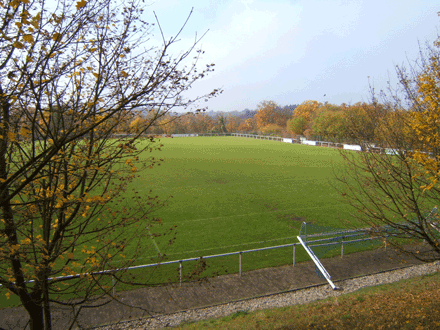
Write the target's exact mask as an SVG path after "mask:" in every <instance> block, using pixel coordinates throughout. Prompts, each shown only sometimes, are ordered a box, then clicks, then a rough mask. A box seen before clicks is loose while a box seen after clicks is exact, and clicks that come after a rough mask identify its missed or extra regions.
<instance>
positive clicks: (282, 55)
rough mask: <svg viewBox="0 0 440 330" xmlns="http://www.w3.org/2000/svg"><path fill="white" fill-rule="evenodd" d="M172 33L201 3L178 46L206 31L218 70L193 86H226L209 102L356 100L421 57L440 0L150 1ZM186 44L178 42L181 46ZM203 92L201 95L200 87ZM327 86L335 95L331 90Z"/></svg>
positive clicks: (218, 107) (206, 46)
mask: <svg viewBox="0 0 440 330" xmlns="http://www.w3.org/2000/svg"><path fill="white" fill-rule="evenodd" d="M150 2H151V5H150V6H149V13H148V14H147V15H148V17H149V20H150V21H151V18H152V17H153V16H151V15H152V14H151V12H152V11H153V10H154V11H155V12H156V14H157V16H158V18H159V21H160V24H161V26H162V28H163V30H164V33H165V36H166V37H168V38H169V37H170V36H172V35H175V34H176V32H177V31H178V30H179V28H180V27H181V25H182V24H183V22H184V21H185V19H186V17H187V15H188V14H189V12H190V11H191V8H192V7H194V12H193V14H192V17H191V19H190V21H189V23H188V24H187V26H186V28H185V30H184V31H183V34H182V41H181V42H180V43H179V44H177V45H176V46H179V47H181V48H182V49H183V48H185V47H186V45H188V44H189V43H190V42H191V41H192V40H194V36H195V33H196V32H197V34H198V35H199V36H200V35H201V34H203V33H204V32H205V31H206V30H208V29H209V32H208V33H207V34H206V36H205V37H204V38H203V40H202V42H201V46H202V48H203V50H204V51H205V54H204V55H203V63H211V62H213V63H215V64H216V70H215V72H214V73H212V74H210V75H209V76H208V77H207V78H204V79H203V80H202V81H201V82H200V83H197V84H195V85H194V87H193V89H192V91H191V93H195V94H198V95H200V94H204V93H208V92H210V91H211V90H212V89H214V88H218V87H222V88H223V90H224V92H223V94H221V95H220V96H218V97H217V98H214V99H211V100H210V101H208V102H206V103H204V104H201V105H203V106H205V105H208V107H209V110H214V111H232V110H243V109H245V108H249V109H254V108H256V106H257V104H258V103H260V102H261V101H263V100H274V101H275V102H277V103H279V104H280V105H287V104H299V103H301V102H303V101H305V100H317V101H320V102H325V101H328V102H330V103H334V104H341V103H347V104H350V103H351V104H353V103H356V102H359V101H368V100H369V91H368V76H369V77H370V82H372V83H374V86H375V87H376V89H380V88H384V87H385V86H386V82H387V80H388V78H389V77H391V83H396V79H394V80H393V77H395V69H394V67H395V65H396V64H397V65H401V64H403V63H404V62H406V59H407V58H409V59H415V58H416V57H417V51H418V42H419V41H420V42H421V43H422V44H423V43H425V42H426V41H434V40H435V38H436V36H437V35H438V33H439V31H440V28H439V27H440V17H439V16H438V15H437V12H438V11H440V3H438V1H430V0H399V1H397V0H396V1H384V0H365V1H357V0H340V1H333V0H267V1H265V0H155V1H153V0H150ZM177 49H178V48H177V47H176V50H177ZM195 94H193V95H195ZM324 94H325V95H326V96H324Z"/></svg>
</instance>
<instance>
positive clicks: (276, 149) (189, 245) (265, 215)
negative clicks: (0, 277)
mask: <svg viewBox="0 0 440 330" xmlns="http://www.w3.org/2000/svg"><path fill="white" fill-rule="evenodd" d="M160 143H161V144H163V147H162V148H161V149H162V151H153V153H146V154H145V157H149V156H153V157H155V158H162V159H163V162H162V163H161V165H160V166H154V167H153V168H152V169H148V170H146V171H144V172H141V176H140V178H138V179H136V180H135V181H134V182H132V184H131V186H130V187H128V189H127V192H126V197H127V199H128V201H129V200H130V196H131V194H132V191H133V190H135V191H136V192H137V194H141V195H142V194H148V193H149V191H150V190H152V191H153V192H152V195H153V196H155V195H158V196H159V198H160V199H166V198H168V197H169V196H172V198H170V199H169V200H168V205H167V206H166V207H164V208H162V209H160V210H158V211H155V213H154V214H152V215H153V216H155V217H160V218H162V220H163V224H162V225H161V226H157V227H153V229H152V231H151V233H152V234H154V233H161V232H163V231H167V230H168V229H169V228H170V227H172V226H177V228H176V232H177V234H176V240H175V241H174V243H173V244H171V245H169V244H168V241H169V239H170V236H161V237H156V238H152V237H151V238H147V239H146V241H145V242H144V243H145V245H144V246H145V253H144V255H143V256H142V257H141V258H139V259H137V260H136V261H135V265H143V264H151V263H154V262H155V260H157V256H158V254H161V255H163V254H166V261H167V260H168V261H169V260H182V259H185V258H192V257H201V256H209V255H214V254H221V253H228V252H234V251H244V250H250V249H258V248H262V247H269V246H275V245H282V244H291V243H297V242H298V240H297V238H296V237H297V236H298V234H299V231H300V228H301V224H302V222H304V221H305V222H307V223H312V224H314V225H321V226H326V227H333V228H347V225H346V223H345V221H346V220H350V219H351V216H350V211H351V210H350V208H349V207H348V206H347V205H346V204H343V203H342V202H341V198H340V194H339V193H338V192H337V190H336V189H335V187H334V186H335V185H337V182H336V181H335V176H334V173H335V172H336V173H337V172H339V171H342V170H343V160H342V157H341V155H340V153H339V151H338V150H336V149H329V148H323V147H313V146H306V145H298V144H290V143H283V142H277V141H267V140H254V139H249V138H243V137H182V138H172V139H171V138H163V139H161V140H160ZM127 203H129V202H127ZM127 206H129V204H127ZM351 226H357V227H360V226H362V224H356V223H353V222H352V223H351ZM145 230H147V229H145ZM126 234H127V235H128V236H129V235H130V233H129V232H127V233H126ZM334 248H335V249H334V250H333V252H332V251H330V252H328V251H325V252H326V253H321V255H319V257H323V256H324V254H326V256H329V253H330V255H335V254H338V253H340V247H339V249H338V246H334ZM365 248H368V246H365V247H361V249H365ZM351 250H352V251H350V246H349V245H348V244H347V245H345V246H344V253H350V252H354V251H359V250H360V249H359V245H357V246H354V247H352V249H351ZM315 253H316V252H315ZM127 255H130V253H127ZM292 258H293V248H292V247H291V246H290V247H286V248H280V249H273V250H266V251H260V252H253V253H246V254H244V255H243V256H242V271H248V270H253V269H259V268H264V267H273V266H279V265H285V264H289V263H292ZM303 260H309V257H308V256H307V254H306V252H305V251H304V250H303V249H302V248H300V247H298V248H297V249H296V261H297V262H300V261H303ZM199 264H200V263H198V262H185V263H184V264H183V272H182V275H183V280H189V279H193V278H194V276H193V275H194V269H196V270H197V269H203V271H202V272H199V271H196V272H195V273H196V276H195V277H196V278H197V277H205V276H213V275H219V274H225V273H237V272H238V271H239V257H238V256H237V255H233V256H227V257H219V258H212V259H206V263H205V264H204V267H203V268H198V267H199ZM114 266H115V267H118V262H115V264H114ZM133 273H134V276H136V277H138V278H141V277H142V280H143V281H145V280H146V281H147V282H149V283H151V284H154V283H164V282H169V281H171V282H176V281H179V265H178V264H172V265H161V266H160V267H159V268H155V269H153V268H143V269H139V270H136V271H133ZM191 274H193V275H191ZM109 280H110V279H109ZM130 288H131V287H130V286H126V285H121V284H118V286H117V290H125V289H130ZM0 291H2V290H1V289H0ZM0 293H1V292H0ZM12 300H13V299H11V301H10V303H11V304H13V302H12Z"/></svg>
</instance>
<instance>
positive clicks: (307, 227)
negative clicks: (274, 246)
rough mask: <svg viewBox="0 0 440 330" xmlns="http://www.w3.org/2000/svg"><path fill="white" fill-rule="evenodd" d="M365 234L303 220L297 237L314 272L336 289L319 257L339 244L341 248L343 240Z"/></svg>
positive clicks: (362, 231)
mask: <svg viewBox="0 0 440 330" xmlns="http://www.w3.org/2000/svg"><path fill="white" fill-rule="evenodd" d="M365 235H367V231H366V230H344V229H340V228H330V227H324V226H318V225H313V224H307V223H305V222H303V223H302V225H301V229H300V233H299V236H297V238H298V241H299V242H300V244H301V245H302V246H303V247H304V249H305V250H306V252H307V254H308V255H309V256H310V258H311V259H312V261H313V262H314V263H315V272H316V274H317V275H318V276H319V277H320V278H325V279H326V280H327V282H328V283H329V284H330V286H331V287H332V288H333V290H338V289H340V288H339V287H337V286H336V285H335V284H334V283H333V281H332V279H331V276H330V274H329V273H328V272H327V270H326V269H325V267H324V266H323V265H322V263H321V262H320V260H319V259H320V258H321V257H323V256H325V255H326V254H327V253H328V252H330V251H331V250H334V249H336V248H338V247H339V246H341V248H342V249H343V245H344V241H345V240H349V241H351V240H357V239H359V238H363V237H365ZM359 241H360V240H359ZM342 251H343V250H342Z"/></svg>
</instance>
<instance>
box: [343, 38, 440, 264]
mask: <svg viewBox="0 0 440 330" xmlns="http://www.w3.org/2000/svg"><path fill="white" fill-rule="evenodd" d="M421 54H422V58H421V62H420V63H422V65H421V66H420V67H411V68H410V70H408V69H405V68H402V67H398V68H397V75H398V78H399V82H400V86H399V88H398V89H396V90H397V92H396V90H391V89H390V90H389V91H388V93H386V94H385V93H382V97H383V100H382V102H381V103H378V101H377V98H376V96H375V94H374V91H373V100H372V102H371V104H370V105H369V106H368V108H369V110H368V112H369V116H370V118H371V120H372V121H374V138H375V140H376V141H377V143H379V144H380V145H381V146H383V147H385V148H386V149H384V151H385V152H384V153H382V154H380V153H373V152H363V153H360V154H353V153H349V152H345V153H343V156H344V158H345V160H346V165H347V168H346V170H345V171H344V173H342V174H340V175H339V176H338V179H339V181H340V182H341V183H342V187H343V188H340V190H341V193H342V195H343V196H344V199H345V200H346V201H347V202H348V203H349V204H351V205H352V206H353V207H354V209H356V210H357V212H356V213H355V214H354V216H355V217H356V218H357V219H359V220H362V221H364V222H365V223H366V224H367V225H368V226H369V227H370V228H371V233H372V234H374V235H381V236H383V237H385V236H386V235H390V234H392V235H393V236H392V238H393V239H391V240H389V242H390V243H393V242H395V241H394V238H402V239H404V240H405V241H412V240H416V242H418V243H420V242H423V244H421V245H417V246H416V247H415V248H403V247H402V246H400V245H397V244H395V246H396V247H398V248H401V249H403V250H404V251H406V252H409V253H411V254H412V255H414V256H415V257H416V258H418V259H420V260H424V261H433V260H438V259H440V221H439V212H438V209H437V207H438V206H439V203H440V186H439V182H440V180H439V179H440V172H439V170H440V165H439V161H440V154H439V151H440V138H439V132H440V125H439V123H440V121H439V118H440V87H439V83H440V65H439V63H440V62H439V59H440V43H439V41H437V42H435V43H434V46H429V47H428V53H424V52H421ZM399 91H403V94H399ZM364 107H365V106H364ZM359 135H360V139H359V141H358V143H359V144H361V145H362V146H363V150H365V151H367V150H369V149H370V147H371V145H372V144H373V143H372V142H374V141H365V137H366V136H367V135H362V134H359ZM370 150H371V149H370ZM340 187H341V186H340Z"/></svg>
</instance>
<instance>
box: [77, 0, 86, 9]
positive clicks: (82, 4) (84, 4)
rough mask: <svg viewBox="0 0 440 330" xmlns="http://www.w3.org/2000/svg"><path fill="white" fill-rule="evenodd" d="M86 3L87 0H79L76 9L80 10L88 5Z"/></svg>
mask: <svg viewBox="0 0 440 330" xmlns="http://www.w3.org/2000/svg"><path fill="white" fill-rule="evenodd" d="M86 4H87V1H85V0H81V1H78V2H77V3H76V9H77V10H80V9H81V8H84V7H85V6H86Z"/></svg>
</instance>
